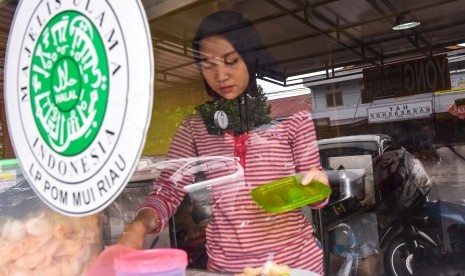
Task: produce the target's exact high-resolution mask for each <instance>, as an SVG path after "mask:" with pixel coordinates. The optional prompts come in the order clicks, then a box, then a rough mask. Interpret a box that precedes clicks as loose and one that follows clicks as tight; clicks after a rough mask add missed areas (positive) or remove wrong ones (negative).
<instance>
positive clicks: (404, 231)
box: [375, 147, 465, 276]
mask: <svg viewBox="0 0 465 276" xmlns="http://www.w3.org/2000/svg"><path fill="white" fill-rule="evenodd" d="M375 170H377V172H375V173H377V174H378V179H379V183H380V186H379V189H380V191H379V192H380V199H381V201H380V205H379V206H378V207H377V217H378V227H379V232H380V247H381V249H382V251H383V252H384V257H383V262H384V269H385V274H386V275H387V276H390V275H465V262H464V261H463V260H465V202H451V201H443V200H437V201H428V198H427V196H428V193H429V191H430V189H431V181H430V179H429V177H428V175H427V173H426V172H425V170H424V169H423V167H422V165H421V162H420V161H419V160H417V159H416V158H415V157H413V155H411V154H409V153H408V152H407V151H405V149H403V148H400V147H398V148H395V149H393V150H390V151H386V152H385V153H384V154H383V155H381V156H380V159H379V160H375Z"/></svg>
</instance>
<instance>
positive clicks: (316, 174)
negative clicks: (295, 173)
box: [301, 168, 329, 186]
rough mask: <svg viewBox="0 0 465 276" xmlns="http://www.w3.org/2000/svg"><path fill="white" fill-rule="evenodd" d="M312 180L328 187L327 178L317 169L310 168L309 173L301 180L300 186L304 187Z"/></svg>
mask: <svg viewBox="0 0 465 276" xmlns="http://www.w3.org/2000/svg"><path fill="white" fill-rule="evenodd" d="M313 179H315V180H318V181H320V182H321V183H323V184H326V185H328V186H329V181H328V177H327V176H326V174H325V173H324V172H323V171H322V170H320V169H318V168H311V169H310V171H309V172H308V173H307V174H306V175H305V176H304V178H302V182H301V183H302V185H304V186H306V185H308V184H310V182H312V180H313Z"/></svg>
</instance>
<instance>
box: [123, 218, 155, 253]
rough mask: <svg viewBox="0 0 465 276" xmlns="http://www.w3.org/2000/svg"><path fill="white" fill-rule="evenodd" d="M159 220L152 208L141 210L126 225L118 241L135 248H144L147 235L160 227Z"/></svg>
mask: <svg viewBox="0 0 465 276" xmlns="http://www.w3.org/2000/svg"><path fill="white" fill-rule="evenodd" d="M158 221H159V220H158V217H157V215H156V214H155V212H153V211H152V210H150V209H144V210H142V211H140V212H139V213H138V214H137V217H136V218H135V219H134V220H133V221H132V222H131V223H130V224H128V225H127V226H126V228H125V229H124V231H123V233H122V234H121V236H120V238H119V240H118V242H117V243H118V244H120V245H124V246H127V247H131V248H134V249H143V248H144V239H145V235H146V234H147V233H148V232H149V231H152V230H153V229H156V228H158V226H159V223H157V222H158Z"/></svg>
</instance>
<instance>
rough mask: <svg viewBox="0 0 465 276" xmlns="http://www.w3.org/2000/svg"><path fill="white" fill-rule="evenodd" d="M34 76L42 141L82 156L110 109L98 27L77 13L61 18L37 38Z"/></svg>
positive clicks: (33, 90)
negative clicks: (107, 110) (107, 109)
mask: <svg viewBox="0 0 465 276" xmlns="http://www.w3.org/2000/svg"><path fill="white" fill-rule="evenodd" d="M30 70H31V71H30V72H31V74H30V79H29V81H30V98H31V105H32V111H33V114H34V119H35V122H36V125H37V127H38V130H39V132H40V135H41V136H42V138H43V139H44V141H45V142H46V143H47V144H48V145H49V146H50V147H51V148H52V149H53V150H54V151H55V152H57V153H58V154H61V155H65V156H73V155H77V154H79V153H81V152H83V151H84V150H85V149H86V148H87V147H88V146H89V145H90V144H91V143H92V141H93V140H94V138H95V137H96V135H97V134H98V132H99V130H100V127H101V125H102V121H103V118H104V116H105V111H106V108H107V103H108V91H109V77H108V76H109V71H108V70H109V69H108V61H107V56H106V51H105V45H104V43H103V41H102V38H101V37H100V34H99V33H98V31H97V29H96V28H95V26H94V24H93V23H92V22H91V21H90V20H89V19H88V18H87V17H86V16H84V15H83V14H81V13H80V12H77V11H65V12H61V13H59V14H57V15H56V16H55V17H53V18H52V20H50V21H49V22H48V23H47V25H46V26H45V27H44V29H43V30H42V32H41V34H40V36H39V37H38V38H37V44H36V46H35V49H34V52H33V54H32V62H31V67H30Z"/></svg>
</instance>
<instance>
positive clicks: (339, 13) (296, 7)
mask: <svg viewBox="0 0 465 276" xmlns="http://www.w3.org/2000/svg"><path fill="white" fill-rule="evenodd" d="M142 3H143V5H144V7H145V9H146V12H147V13H146V14H147V18H148V19H149V24H150V29H151V32H152V39H153V46H154V53H155V54H154V56H155V73H156V75H155V89H158V90H163V89H168V88H171V87H192V85H194V84H195V85H198V80H199V73H198V71H197V68H196V66H195V65H194V64H193V61H192V51H191V48H190V45H191V39H192V37H193V35H194V32H195V30H196V28H197V26H198V24H199V22H200V21H201V20H202V19H203V18H204V17H205V16H206V15H208V14H209V13H211V12H214V11H217V10H224V9H228V10H236V11H239V12H241V13H243V14H244V15H245V16H246V17H247V18H249V19H250V20H251V21H252V22H253V23H254V25H255V26H256V28H257V30H258V31H259V33H260V34H261V36H262V39H263V41H264V43H265V45H266V47H268V49H269V50H270V52H271V53H272V54H273V55H274V57H275V59H276V60H277V61H278V63H279V67H273V68H271V69H272V70H271V72H272V74H271V75H264V76H262V77H263V78H266V77H270V78H272V79H273V80H272V81H274V82H277V83H280V84H283V85H288V84H289V82H288V81H286V79H289V78H292V77H295V76H298V75H301V74H305V73H310V72H317V71H321V70H327V72H328V75H327V77H328V78H331V77H333V76H334V75H337V74H338V73H337V72H336V71H333V69H335V68H340V67H353V66H362V67H364V66H376V65H382V64H385V63H389V62H392V61H395V60H402V59H410V58H416V57H422V56H428V55H434V54H437V53H442V52H445V51H449V49H446V48H445V47H447V46H451V45H456V44H457V43H461V42H465V17H464V16H463V15H464V14H465V1H463V0H423V1H415V0H142ZM15 6H16V1H8V0H0V56H1V59H2V60H0V64H1V65H3V62H2V61H3V56H4V49H5V43H6V38H7V33H8V30H9V22H11V18H12V15H13V12H14V9H15ZM403 10H409V11H410V12H412V13H413V14H414V15H415V16H416V17H417V18H418V19H419V20H420V21H421V23H422V24H421V26H420V27H418V28H415V29H411V30H405V31H394V30H392V26H393V24H394V21H395V18H396V16H397V15H398V14H400V12H401V11H403ZM294 84H295V83H294Z"/></svg>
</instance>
